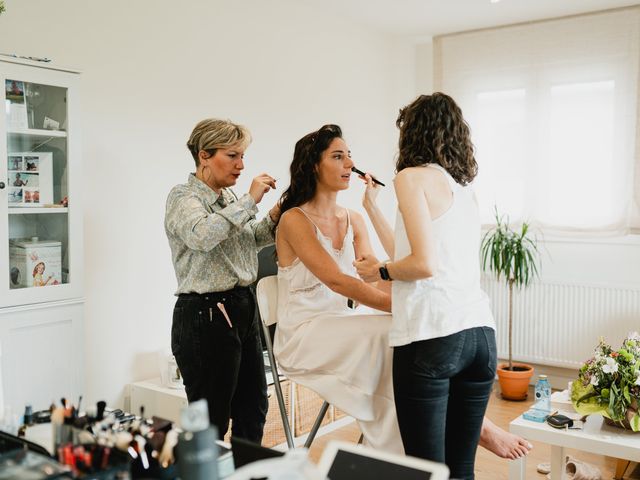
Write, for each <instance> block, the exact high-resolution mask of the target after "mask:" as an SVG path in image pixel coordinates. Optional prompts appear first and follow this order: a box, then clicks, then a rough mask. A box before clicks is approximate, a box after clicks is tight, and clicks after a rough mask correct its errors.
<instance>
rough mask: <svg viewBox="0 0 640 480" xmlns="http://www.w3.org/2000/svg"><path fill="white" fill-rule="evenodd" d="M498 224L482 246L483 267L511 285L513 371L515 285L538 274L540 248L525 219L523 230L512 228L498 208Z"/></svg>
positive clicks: (510, 340) (510, 312) (510, 366)
mask: <svg viewBox="0 0 640 480" xmlns="http://www.w3.org/2000/svg"><path fill="white" fill-rule="evenodd" d="M495 215H496V226H495V228H492V229H491V230H489V231H488V232H487V233H486V234H485V235H484V237H482V243H481V245H480V256H481V259H482V269H483V270H484V271H487V270H488V271H490V272H492V273H494V274H495V276H496V278H497V279H498V280H500V279H501V278H504V280H505V281H506V283H507V286H508V287H509V370H513V287H514V286H516V287H526V286H527V285H529V283H531V281H532V280H533V279H534V278H535V277H537V276H538V261H539V255H538V247H537V245H536V239H535V237H533V238H532V236H531V233H530V232H529V224H528V223H526V222H524V223H523V224H522V227H521V228H520V231H516V230H512V229H511V228H510V227H509V219H506V220H505V219H504V218H503V217H501V216H500V215H499V214H498V209H497V208H496V210H495Z"/></svg>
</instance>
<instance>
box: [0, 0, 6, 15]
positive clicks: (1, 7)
mask: <svg viewBox="0 0 640 480" xmlns="http://www.w3.org/2000/svg"><path fill="white" fill-rule="evenodd" d="M6 9H7V8H6V7H5V6H4V0H0V15H2V13H3V12H4V11H5V10H6Z"/></svg>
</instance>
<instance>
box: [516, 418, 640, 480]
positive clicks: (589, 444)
mask: <svg viewBox="0 0 640 480" xmlns="http://www.w3.org/2000/svg"><path fill="white" fill-rule="evenodd" d="M509 431H510V432H511V433H514V434H516V435H520V436H522V437H524V438H526V439H527V440H534V441H537V442H542V443H548V444H549V445H551V480H562V479H564V478H565V475H564V459H565V452H564V449H565V448H573V449H576V450H582V451H585V452H589V453H595V454H598V455H607V456H609V457H614V458H623V459H626V460H632V461H634V462H640V433H634V432H629V431H626V430H623V429H622V428H617V427H611V426H609V425H607V424H605V423H604V420H603V418H602V416H601V415H590V416H589V417H587V421H586V422H585V426H584V429H583V430H558V429H555V428H553V427H550V426H549V425H547V424H546V423H537V422H531V421H529V420H525V419H523V418H522V416H519V417H518V418H516V419H515V420H513V421H512V422H511V423H510V424H509ZM526 459H527V457H526V456H525V457H523V458H520V459H517V460H512V461H510V462H509V480H524V479H525V475H526V472H525V468H526V462H527V460H526Z"/></svg>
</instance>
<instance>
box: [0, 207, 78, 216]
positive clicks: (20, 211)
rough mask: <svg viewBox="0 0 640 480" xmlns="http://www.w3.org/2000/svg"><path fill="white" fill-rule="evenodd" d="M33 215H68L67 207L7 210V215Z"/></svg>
mask: <svg viewBox="0 0 640 480" xmlns="http://www.w3.org/2000/svg"><path fill="white" fill-rule="evenodd" d="M34 213H47V214H48V213H69V207H24V208H22V207H21V208H9V215H32V214H34Z"/></svg>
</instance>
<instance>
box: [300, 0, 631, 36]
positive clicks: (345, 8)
mask: <svg viewBox="0 0 640 480" xmlns="http://www.w3.org/2000/svg"><path fill="white" fill-rule="evenodd" d="M303 1H305V2H307V3H309V4H314V5H315V6H316V7H317V6H318V4H319V2H318V0H303ZM494 1H495V0H494ZM321 5H322V9H323V10H328V11H332V12H334V13H335V14H336V15H341V14H342V15H344V16H346V17H347V18H349V19H351V20H352V21H354V22H357V23H360V24H364V25H365V26H367V27H369V28H373V29H375V30H379V31H381V32H385V33H389V34H393V35H409V36H425V37H429V36H433V35H439V34H443V33H453V32H460V31H465V30H473V29H477V28H486V27H493V26H497V25H509V24H513V23H520V22H527V21H531V20H541V19H545V18H552V17H561V16H565V15H575V14H579V13H586V12H594V11H598V10H606V9H610V8H617V7H625V6H629V5H640V0H499V1H498V2H497V3H491V1H490V0H321Z"/></svg>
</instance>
